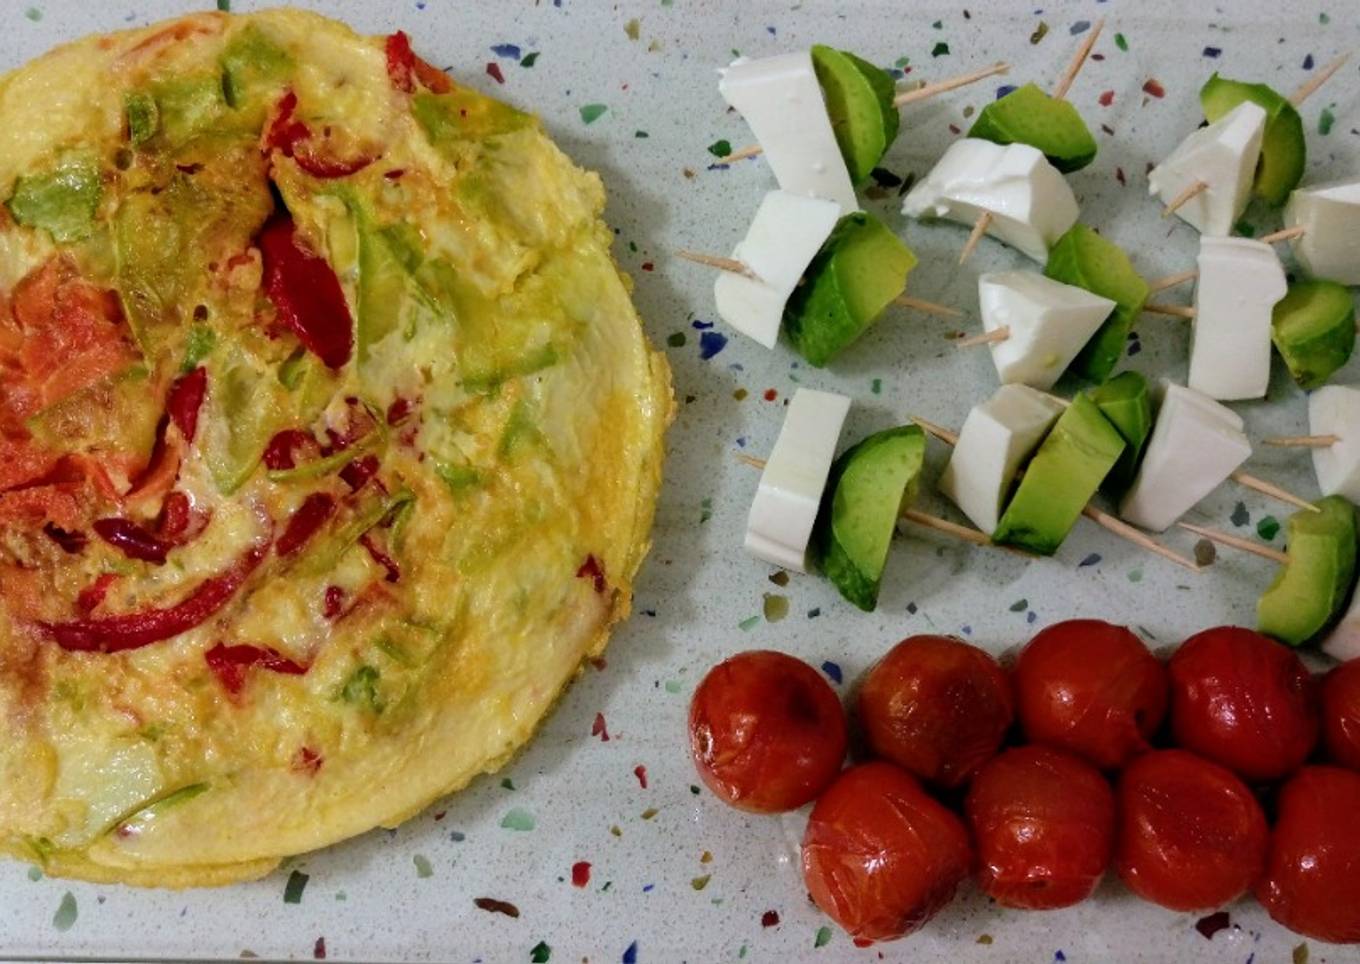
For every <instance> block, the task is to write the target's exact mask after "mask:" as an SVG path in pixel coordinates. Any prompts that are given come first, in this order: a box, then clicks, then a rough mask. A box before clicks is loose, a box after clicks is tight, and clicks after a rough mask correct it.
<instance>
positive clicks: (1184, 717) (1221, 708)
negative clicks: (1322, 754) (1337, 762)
mask: <svg viewBox="0 0 1360 964" xmlns="http://www.w3.org/2000/svg"><path fill="white" fill-rule="evenodd" d="M1169 668H1170V673H1171V729H1172V734H1173V736H1174V737H1175V740H1176V744H1177V745H1178V746H1182V747H1184V748H1185V749H1187V750H1193V751H1194V752H1195V753H1198V754H1199V755H1200V756H1202V757H1207V758H1208V759H1210V760H1214V761H1216V762H1218V763H1221V764H1223V765H1224V766H1225V767H1228V768H1229V769H1232V770H1234V771H1236V772H1237V773H1238V774H1239V775H1241V776H1243V777H1245V778H1246V779H1247V780H1252V781H1258V780H1259V781H1265V780H1277V779H1279V778H1280V777H1283V776H1287V775H1288V774H1290V773H1293V772H1294V771H1295V770H1297V769H1298V768H1299V767H1300V766H1302V765H1303V761H1304V760H1306V759H1307V758H1308V754H1309V753H1311V752H1312V750H1313V747H1314V745H1316V743H1317V739H1318V702H1317V689H1316V686H1315V684H1314V682H1313V679H1312V677H1311V676H1310V675H1309V674H1308V669H1307V668H1306V667H1305V666H1304V665H1303V661H1302V660H1300V659H1299V657H1298V655H1297V654H1296V653H1295V652H1294V651H1293V650H1291V649H1289V648H1288V647H1287V646H1283V645H1281V644H1280V643H1277V642H1275V641H1274V640H1273V639H1270V638H1269V637H1267V636H1262V635H1261V634H1260V633H1256V632H1252V631H1251V630H1250V629H1241V628H1239V627H1236V626H1221V627H1219V628H1218V629H1206V630H1205V631H1204V632H1202V633H1198V634H1196V635H1194V636H1191V637H1190V638H1189V639H1187V640H1186V641H1185V642H1184V643H1183V644H1182V645H1181V647H1180V649H1178V650H1176V653H1175V655H1174V656H1172V657H1171V664H1170V667H1169Z"/></svg>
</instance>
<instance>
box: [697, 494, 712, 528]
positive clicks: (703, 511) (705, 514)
mask: <svg viewBox="0 0 1360 964" xmlns="http://www.w3.org/2000/svg"><path fill="white" fill-rule="evenodd" d="M711 518H713V500H712V499H701V500H700V501H699V525H703V524H704V523H705V522H707V521H708V520H709V519H711Z"/></svg>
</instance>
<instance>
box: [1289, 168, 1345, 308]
mask: <svg viewBox="0 0 1360 964" xmlns="http://www.w3.org/2000/svg"><path fill="white" fill-rule="evenodd" d="M1284 223H1285V225H1286V227H1296V228H1300V229H1301V231H1300V233H1299V234H1298V236H1297V237H1295V238H1294V239H1293V240H1292V247H1293V249H1294V257H1295V258H1297V259H1298V262H1299V264H1300V265H1301V266H1302V267H1303V270H1304V271H1306V272H1307V273H1308V276H1309V277H1310V278H1317V279H1321V280H1326V281H1334V282H1336V283H1338V284H1343V285H1358V284H1360V179H1352V180H1348V181H1330V182H1327V183H1324V184H1314V185H1313V186H1312V187H1301V188H1298V189H1297V190H1295V191H1294V193H1292V194H1291V195H1289V202H1288V203H1287V204H1286V205H1285V208H1284Z"/></svg>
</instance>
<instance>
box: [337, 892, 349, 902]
mask: <svg viewBox="0 0 1360 964" xmlns="http://www.w3.org/2000/svg"><path fill="white" fill-rule="evenodd" d="M335 899H336V900H340V901H345V900H349V894H347V893H345V892H344V891H343V890H337V891H336V892H335Z"/></svg>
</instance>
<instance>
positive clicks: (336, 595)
mask: <svg viewBox="0 0 1360 964" xmlns="http://www.w3.org/2000/svg"><path fill="white" fill-rule="evenodd" d="M344 609H345V590H343V589H341V588H340V587H339V586H327V587H326V602H325V606H324V607H323V608H322V610H321V614H322V615H323V616H325V617H326V618H327V619H335V618H336V617H337V616H339V615H340V614H341V613H342V612H344Z"/></svg>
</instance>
